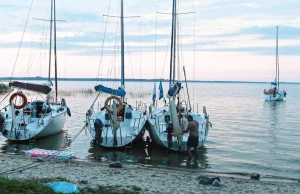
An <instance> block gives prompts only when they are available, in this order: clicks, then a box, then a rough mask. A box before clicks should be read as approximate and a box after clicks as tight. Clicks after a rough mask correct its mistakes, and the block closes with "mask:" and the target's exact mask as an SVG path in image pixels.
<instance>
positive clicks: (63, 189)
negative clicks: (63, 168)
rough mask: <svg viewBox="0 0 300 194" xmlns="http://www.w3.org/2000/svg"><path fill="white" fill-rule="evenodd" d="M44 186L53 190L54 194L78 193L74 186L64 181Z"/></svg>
mask: <svg viewBox="0 0 300 194" xmlns="http://www.w3.org/2000/svg"><path fill="white" fill-rule="evenodd" d="M46 186H48V187H50V188H51V189H53V190H54V191H55V192H56V193H66V194H67V193H79V189H78V187H77V186H76V185H74V184H72V183H68V182H64V181H62V182H50V183H46Z"/></svg>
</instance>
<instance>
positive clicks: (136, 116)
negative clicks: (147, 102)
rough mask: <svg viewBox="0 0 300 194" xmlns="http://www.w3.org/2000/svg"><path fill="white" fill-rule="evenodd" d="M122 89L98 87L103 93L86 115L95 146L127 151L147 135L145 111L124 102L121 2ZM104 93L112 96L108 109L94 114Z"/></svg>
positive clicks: (107, 105)
mask: <svg viewBox="0 0 300 194" xmlns="http://www.w3.org/2000/svg"><path fill="white" fill-rule="evenodd" d="M120 20H121V86H120V87H119V88H118V89H112V88H109V87H106V86H103V85H97V86H95V90H96V91H97V92H99V94H98V95H97V97H96V99H95V100H94V102H93V104H92V105H91V107H90V108H89V110H88V111H87V113H86V125H87V128H88V131H89V133H90V134H91V136H92V137H93V140H92V142H91V144H98V145H100V146H102V147H106V148H118V147H124V146H126V145H128V144H131V143H132V142H134V141H136V140H138V139H140V138H142V137H143V135H144V132H145V123H146V116H145V110H143V109H142V108H141V109H138V108H134V107H133V106H132V105H130V104H129V103H127V102H126V101H125V99H124V97H125V95H126V91H125V62H124V16H123V0H121V16H120ZM101 92H102V93H106V94H109V95H110V96H109V97H108V98H107V99H106V100H105V102H104V107H103V108H101V109H100V110H99V111H97V112H96V113H93V110H92V109H93V108H92V107H93V105H94V103H95V102H96V100H97V99H98V97H99V95H100V94H101Z"/></svg>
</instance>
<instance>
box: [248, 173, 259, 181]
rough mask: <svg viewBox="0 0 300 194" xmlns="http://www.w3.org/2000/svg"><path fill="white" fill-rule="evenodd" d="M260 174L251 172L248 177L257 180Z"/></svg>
mask: <svg viewBox="0 0 300 194" xmlns="http://www.w3.org/2000/svg"><path fill="white" fill-rule="evenodd" d="M259 177H260V174H258V173H251V174H250V179H254V180H259Z"/></svg>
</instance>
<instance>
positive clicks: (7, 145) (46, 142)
mask: <svg viewBox="0 0 300 194" xmlns="http://www.w3.org/2000/svg"><path fill="white" fill-rule="evenodd" d="M69 141H70V137H69V136H68V133H67V132H66V131H62V132H61V133H58V134H55V135H52V136H49V137H45V138H41V139H37V140H35V141H30V142H29V141H25V142H17V141H8V140H6V141H5V142H4V144H2V145H1V148H0V152H1V153H3V154H23V151H26V150H30V149H33V148H40V149H48V150H60V149H61V148H63V147H65V148H68V146H66V145H69Z"/></svg>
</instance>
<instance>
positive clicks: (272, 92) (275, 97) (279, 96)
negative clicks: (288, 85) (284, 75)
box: [264, 26, 287, 101]
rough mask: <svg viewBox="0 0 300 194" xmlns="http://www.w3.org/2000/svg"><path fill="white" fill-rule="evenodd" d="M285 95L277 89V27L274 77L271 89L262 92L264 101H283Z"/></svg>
mask: <svg viewBox="0 0 300 194" xmlns="http://www.w3.org/2000/svg"><path fill="white" fill-rule="evenodd" d="M286 95H287V93H286V92H285V91H284V90H281V89H280V88H279V58H278V26H277V27H276V75H275V80H274V82H271V88H270V89H269V90H268V91H267V90H266V89H265V90H264V97H265V100H266V101H285V100H286Z"/></svg>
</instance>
